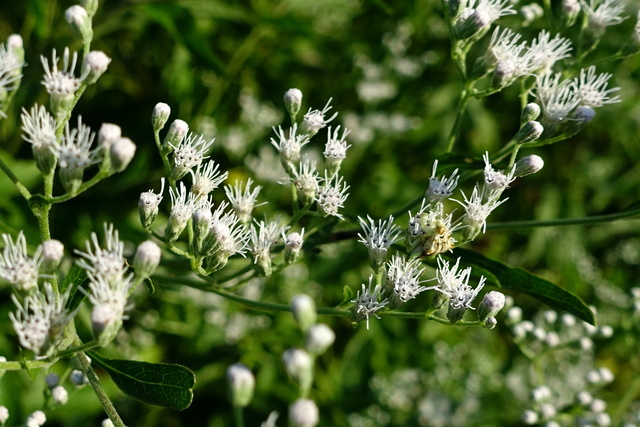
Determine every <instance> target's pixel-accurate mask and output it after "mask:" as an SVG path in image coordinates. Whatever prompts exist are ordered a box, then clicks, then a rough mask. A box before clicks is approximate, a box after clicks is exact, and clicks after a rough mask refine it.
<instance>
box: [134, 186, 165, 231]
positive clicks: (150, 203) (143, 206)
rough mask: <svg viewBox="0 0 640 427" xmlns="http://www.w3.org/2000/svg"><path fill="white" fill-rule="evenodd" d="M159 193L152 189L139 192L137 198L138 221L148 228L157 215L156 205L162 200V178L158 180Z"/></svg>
mask: <svg viewBox="0 0 640 427" xmlns="http://www.w3.org/2000/svg"><path fill="white" fill-rule="evenodd" d="M160 183H161V187H160V193H158V194H156V193H154V192H153V190H149V191H145V192H144V193H140V199H138V212H139V213H140V222H141V223H142V226H143V227H144V228H149V227H150V226H151V224H153V221H155V219H156V217H157V216H158V207H159V206H160V202H161V201H162V193H163V192H164V178H162V179H161V180H160Z"/></svg>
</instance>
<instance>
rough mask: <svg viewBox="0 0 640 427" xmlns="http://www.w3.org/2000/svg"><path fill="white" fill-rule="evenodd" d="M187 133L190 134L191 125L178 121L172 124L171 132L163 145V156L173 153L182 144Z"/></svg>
mask: <svg viewBox="0 0 640 427" xmlns="http://www.w3.org/2000/svg"><path fill="white" fill-rule="evenodd" d="M187 132H189V125H188V124H187V122H185V121H184V120H180V119H176V120H174V121H173V122H171V126H169V131H168V132H167V135H166V136H165V137H164V141H163V143H162V154H163V155H165V156H166V155H167V154H169V153H171V152H172V151H173V149H174V148H175V147H177V146H178V144H180V142H181V141H182V139H183V138H184V137H185V135H186V134H187Z"/></svg>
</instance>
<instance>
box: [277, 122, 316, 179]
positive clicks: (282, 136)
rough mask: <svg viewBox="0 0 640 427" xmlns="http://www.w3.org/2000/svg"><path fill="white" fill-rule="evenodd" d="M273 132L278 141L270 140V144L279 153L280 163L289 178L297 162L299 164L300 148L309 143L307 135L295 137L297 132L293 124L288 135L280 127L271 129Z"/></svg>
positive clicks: (296, 126) (296, 127) (295, 125)
mask: <svg viewBox="0 0 640 427" xmlns="http://www.w3.org/2000/svg"><path fill="white" fill-rule="evenodd" d="M273 131H274V132H275V133H276V135H277V136H278V141H277V142H276V140H274V139H273V138H271V144H272V145H273V146H274V147H276V149H277V150H278V152H279V153H280V163H282V167H283V168H284V170H285V171H286V172H287V174H288V175H289V176H291V175H292V174H293V171H294V170H295V169H296V166H297V164H298V162H300V151H301V149H302V146H303V145H305V144H307V143H308V142H309V136H308V135H304V134H301V135H296V132H297V131H298V125H297V124H295V123H294V124H293V126H292V127H291V129H289V132H288V134H287V133H285V131H284V130H282V127H281V126H278V129H277V130H276V128H275V127H274V128H273Z"/></svg>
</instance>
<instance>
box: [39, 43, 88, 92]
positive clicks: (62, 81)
mask: <svg viewBox="0 0 640 427" xmlns="http://www.w3.org/2000/svg"><path fill="white" fill-rule="evenodd" d="M59 60H60V58H58V56H57V55H56V50H55V49H54V50H53V53H52V54H51V66H49V62H48V61H47V59H46V58H45V57H44V56H40V61H41V62H42V67H43V68H44V73H45V74H44V79H43V80H42V84H43V85H44V87H45V88H46V89H47V92H48V93H49V95H51V96H52V97H61V98H64V97H69V96H70V95H73V94H75V93H76V91H77V90H78V88H80V85H81V84H82V81H83V80H84V79H85V78H86V77H87V75H88V74H89V71H90V70H89V69H88V68H85V69H84V71H83V72H82V74H81V75H80V77H76V76H75V75H74V70H75V68H76V64H77V63H78V53H77V52H74V53H73V55H71V54H70V53H69V48H65V49H64V52H63V54H62V68H61V69H58V61H59ZM70 61H71V62H70Z"/></svg>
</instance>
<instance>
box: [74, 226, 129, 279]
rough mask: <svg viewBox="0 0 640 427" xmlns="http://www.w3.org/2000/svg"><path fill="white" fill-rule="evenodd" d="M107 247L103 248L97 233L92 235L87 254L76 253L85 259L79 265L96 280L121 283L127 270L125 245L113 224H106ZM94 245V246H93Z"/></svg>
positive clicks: (87, 246) (79, 261)
mask: <svg viewBox="0 0 640 427" xmlns="http://www.w3.org/2000/svg"><path fill="white" fill-rule="evenodd" d="M104 236H105V247H104V248H103V247H101V246H100V243H99V242H98V236H97V235H96V233H91V240H90V241H87V243H86V248H87V251H86V252H81V251H78V250H76V251H75V252H76V253H77V254H78V255H80V256H82V257H83V259H79V260H78V261H77V263H78V265H79V266H80V267H82V268H84V269H85V270H86V271H87V275H88V276H89V277H90V278H92V279H95V280H98V279H102V280H104V281H105V282H106V283H115V282H119V281H121V279H122V277H124V274H125V272H126V270H127V266H126V259H125V258H124V255H123V253H124V243H123V242H121V241H120V237H119V236H118V230H116V229H114V227H113V224H108V225H107V224H104ZM92 244H93V246H92Z"/></svg>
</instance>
